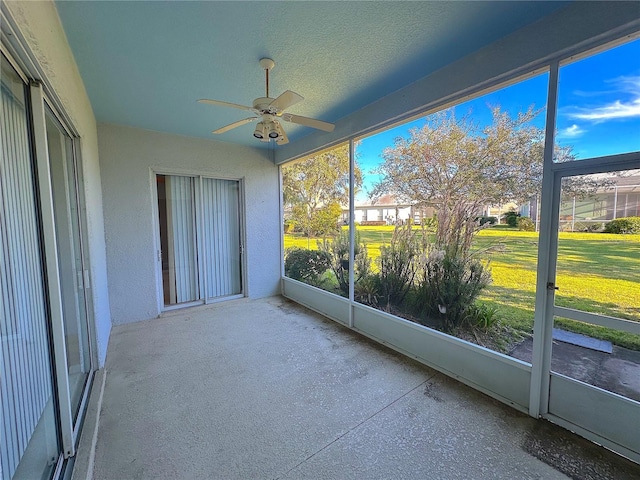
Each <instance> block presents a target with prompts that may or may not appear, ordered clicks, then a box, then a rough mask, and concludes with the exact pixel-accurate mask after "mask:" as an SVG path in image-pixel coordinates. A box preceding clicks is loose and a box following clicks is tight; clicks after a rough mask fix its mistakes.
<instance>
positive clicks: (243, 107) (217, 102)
mask: <svg viewBox="0 0 640 480" xmlns="http://www.w3.org/2000/svg"><path fill="white" fill-rule="evenodd" d="M198 103H207V104H209V105H219V106H221V107H231V108H238V109H240V110H247V111H249V112H252V111H253V107H247V106H246V105H240V104H238V103H229V102H222V101H220V100H209V99H208V98H201V99H200V100H198Z"/></svg>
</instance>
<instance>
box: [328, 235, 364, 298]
mask: <svg viewBox="0 0 640 480" xmlns="http://www.w3.org/2000/svg"><path fill="white" fill-rule="evenodd" d="M318 249H319V250H320V251H321V252H324V253H325V254H326V255H327V256H328V257H329V259H330V266H331V270H333V273H334V274H335V276H336V280H337V281H338V288H339V289H340V292H341V293H342V295H343V296H348V295H349V230H348V229H344V230H340V232H339V233H338V235H336V236H335V237H334V238H333V240H331V241H330V240H327V239H323V240H322V241H318ZM354 256H355V270H354V280H355V283H356V284H357V283H358V282H359V281H360V280H361V279H362V278H365V277H366V276H368V275H369V273H370V271H371V259H370V258H369V256H368V255H367V245H366V244H365V243H364V242H360V232H359V231H358V230H357V229H356V232H355V243H354Z"/></svg>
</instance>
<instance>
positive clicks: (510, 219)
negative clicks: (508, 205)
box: [503, 210, 520, 227]
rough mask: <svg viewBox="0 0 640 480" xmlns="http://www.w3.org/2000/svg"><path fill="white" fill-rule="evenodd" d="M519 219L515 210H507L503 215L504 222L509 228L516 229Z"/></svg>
mask: <svg viewBox="0 0 640 480" xmlns="http://www.w3.org/2000/svg"><path fill="white" fill-rule="evenodd" d="M519 217H520V214H519V213H518V212H516V211H515V210H509V211H508V212H507V213H505V214H504V215H503V218H504V221H505V223H506V224H507V225H509V226H510V227H517V226H518V218H519Z"/></svg>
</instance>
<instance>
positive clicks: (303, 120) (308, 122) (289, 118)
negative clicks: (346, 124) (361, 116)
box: [282, 113, 336, 132]
mask: <svg viewBox="0 0 640 480" xmlns="http://www.w3.org/2000/svg"><path fill="white" fill-rule="evenodd" d="M282 119H283V120H284V121H285V122H291V123H297V124H298V125H304V126H305V127H311V128H317V129H318V130H324V131H325V132H333V129H334V128H336V126H335V125H334V124H333V123H327V122H323V121H322V120H316V119H315V118H308V117H301V116H300V115H293V114H291V113H285V114H284V115H282Z"/></svg>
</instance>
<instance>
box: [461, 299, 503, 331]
mask: <svg viewBox="0 0 640 480" xmlns="http://www.w3.org/2000/svg"><path fill="white" fill-rule="evenodd" d="M498 319H499V317H498V309H497V308H496V307H493V306H490V305H487V304H484V303H474V304H473V305H470V306H469V307H468V308H467V312H466V316H465V320H466V321H467V323H468V324H469V325H471V326H474V327H478V328H482V329H483V330H488V329H489V328H491V327H492V326H493V325H494V324H495V323H496V322H497V321H498Z"/></svg>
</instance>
